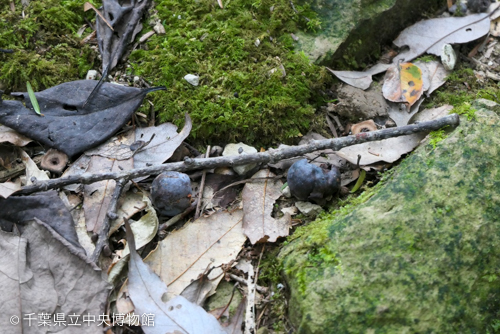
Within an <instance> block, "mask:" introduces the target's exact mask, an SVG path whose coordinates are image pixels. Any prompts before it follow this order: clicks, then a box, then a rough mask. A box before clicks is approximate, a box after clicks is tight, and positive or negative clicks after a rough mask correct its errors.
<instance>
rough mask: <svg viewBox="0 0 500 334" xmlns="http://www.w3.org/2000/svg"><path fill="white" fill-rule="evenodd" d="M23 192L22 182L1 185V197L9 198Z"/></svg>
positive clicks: (18, 180)
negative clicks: (20, 191) (17, 192)
mask: <svg viewBox="0 0 500 334" xmlns="http://www.w3.org/2000/svg"><path fill="white" fill-rule="evenodd" d="M18 190H21V180H20V179H17V180H16V182H15V183H14V182H4V183H0V196H2V197H3V198H7V197H9V196H10V195H12V194H13V193H15V192H16V191H18Z"/></svg>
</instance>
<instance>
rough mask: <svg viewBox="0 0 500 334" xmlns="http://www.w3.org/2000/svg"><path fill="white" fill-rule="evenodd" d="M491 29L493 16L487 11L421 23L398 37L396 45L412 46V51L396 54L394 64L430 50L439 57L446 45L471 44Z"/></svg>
mask: <svg viewBox="0 0 500 334" xmlns="http://www.w3.org/2000/svg"><path fill="white" fill-rule="evenodd" d="M489 30H490V19H489V17H488V14H486V13H481V14H473V15H468V16H464V17H444V18H436V19H430V20H424V21H420V22H417V23H415V24H414V25H412V26H411V27H408V28H406V29H405V30H403V31H402V32H401V34H399V36H398V38H396V40H394V42H393V43H394V44H395V45H396V46H398V47H400V48H401V47H403V46H408V47H409V48H410V50H409V51H407V52H403V53H401V54H399V55H398V56H396V57H395V58H394V59H393V63H397V62H398V61H406V62H409V61H411V60H413V59H415V58H416V57H418V56H420V55H422V54H424V53H426V52H427V53H430V54H433V55H436V56H439V55H440V54H441V50H442V48H443V45H444V44H460V43H467V42H470V41H473V40H475V39H478V38H480V37H483V36H484V35H486V34H487V33H488V31H489Z"/></svg>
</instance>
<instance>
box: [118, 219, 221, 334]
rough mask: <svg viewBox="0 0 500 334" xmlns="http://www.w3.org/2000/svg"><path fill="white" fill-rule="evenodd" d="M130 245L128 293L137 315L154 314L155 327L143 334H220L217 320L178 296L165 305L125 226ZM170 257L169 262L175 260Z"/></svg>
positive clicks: (155, 279)
mask: <svg viewBox="0 0 500 334" xmlns="http://www.w3.org/2000/svg"><path fill="white" fill-rule="evenodd" d="M125 226H126V229H127V240H128V243H129V245H130V248H131V251H130V262H129V273H128V290H129V294H130V299H131V300H132V303H133V304H134V307H135V313H137V314H153V315H154V325H153V326H142V330H143V331H144V333H146V334H164V333H193V334H194V333H196V334H223V333H224V331H223V330H222V327H221V326H220V324H219V323H218V322H217V319H215V317H213V316H212V315H210V314H208V313H207V312H206V311H205V310H204V309H203V308H201V307H200V306H198V305H195V304H193V303H191V302H189V301H188V300H187V299H186V298H184V297H182V296H177V297H175V298H173V299H171V300H170V301H168V302H165V299H164V297H165V295H166V294H167V286H166V285H165V283H164V282H162V280H160V278H159V277H158V276H157V275H156V274H155V273H154V272H153V271H152V270H151V268H150V267H148V266H147V265H146V264H145V263H144V262H143V261H142V259H141V257H140V255H139V254H137V251H136V250H135V249H136V245H135V241H134V236H133V233H132V230H131V228H130V225H129V224H128V223H126V224H125ZM169 256H170V257H171V262H174V260H178V259H177V258H175V257H173V256H172V255H171V254H169Z"/></svg>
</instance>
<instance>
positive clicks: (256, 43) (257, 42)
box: [254, 38, 260, 47]
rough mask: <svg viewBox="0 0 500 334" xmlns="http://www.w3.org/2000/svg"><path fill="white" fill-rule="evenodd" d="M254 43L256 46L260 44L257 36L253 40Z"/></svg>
mask: <svg viewBox="0 0 500 334" xmlns="http://www.w3.org/2000/svg"><path fill="white" fill-rule="evenodd" d="M254 44H255V46H257V47H258V46H259V45H260V39H258V38H257V39H256V40H255V43H254Z"/></svg>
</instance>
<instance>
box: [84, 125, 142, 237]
mask: <svg viewBox="0 0 500 334" xmlns="http://www.w3.org/2000/svg"><path fill="white" fill-rule="evenodd" d="M133 141H134V133H133V132H127V133H125V134H123V135H121V136H119V137H118V138H116V139H115V140H110V141H108V142H106V143H104V144H102V145H101V146H100V147H99V148H97V149H96V150H97V151H109V150H111V148H112V147H116V146H119V145H120V144H122V145H125V146H130V144H132V142H133ZM132 168H133V161H132V159H131V158H130V159H128V160H116V159H112V158H104V157H102V156H99V155H93V156H92V157H91V158H90V160H89V165H88V167H87V168H86V170H87V172H89V173H103V172H119V171H124V170H130V169H132ZM115 186H116V181H115V180H103V181H99V182H94V183H91V184H87V185H84V187H83V192H84V197H83V210H84V211H85V220H86V224H87V230H88V231H89V232H90V231H92V232H94V233H98V232H99V230H100V228H101V225H102V223H103V221H104V219H105V217H106V215H107V213H108V208H109V203H110V201H111V195H112V194H113V191H114V189H115Z"/></svg>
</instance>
